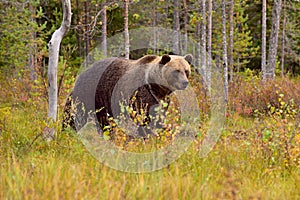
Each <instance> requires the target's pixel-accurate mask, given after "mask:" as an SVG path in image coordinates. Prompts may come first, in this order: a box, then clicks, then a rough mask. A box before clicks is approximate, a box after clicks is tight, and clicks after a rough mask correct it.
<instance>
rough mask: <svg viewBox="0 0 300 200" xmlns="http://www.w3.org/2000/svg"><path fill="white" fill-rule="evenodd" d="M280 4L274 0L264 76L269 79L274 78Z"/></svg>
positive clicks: (280, 2) (279, 0)
mask: <svg viewBox="0 0 300 200" xmlns="http://www.w3.org/2000/svg"><path fill="white" fill-rule="evenodd" d="M281 4H282V1H281V0H274V5H273V11H272V29H271V34H270V40H269V53H268V64H267V68H266V76H267V78H270V79H274V78H275V69H276V57H277V47H278V33H279V25H280V13H281Z"/></svg>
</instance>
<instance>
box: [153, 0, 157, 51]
mask: <svg viewBox="0 0 300 200" xmlns="http://www.w3.org/2000/svg"><path fill="white" fill-rule="evenodd" d="M156 23H157V13H156V0H154V1H153V27H154V28H153V53H154V54H156V53H157V31H156Z"/></svg>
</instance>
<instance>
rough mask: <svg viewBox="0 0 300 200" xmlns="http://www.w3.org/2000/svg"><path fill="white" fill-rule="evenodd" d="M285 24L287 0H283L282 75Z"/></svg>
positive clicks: (282, 70)
mask: <svg viewBox="0 0 300 200" xmlns="http://www.w3.org/2000/svg"><path fill="white" fill-rule="evenodd" d="M285 26H286V0H283V22H282V38H281V76H282V77H283V76H284V54H285Z"/></svg>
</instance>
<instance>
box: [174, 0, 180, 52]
mask: <svg viewBox="0 0 300 200" xmlns="http://www.w3.org/2000/svg"><path fill="white" fill-rule="evenodd" d="M173 17H174V31H175V35H174V45H175V49H174V51H175V52H174V53H175V54H179V55H180V54H181V48H180V24H179V23H180V21H179V2H178V0H174V16H173Z"/></svg>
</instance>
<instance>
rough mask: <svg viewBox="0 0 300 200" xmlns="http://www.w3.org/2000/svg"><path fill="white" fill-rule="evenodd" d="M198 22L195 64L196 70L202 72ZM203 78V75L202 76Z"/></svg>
mask: <svg viewBox="0 0 300 200" xmlns="http://www.w3.org/2000/svg"><path fill="white" fill-rule="evenodd" d="M200 32H201V31H200V22H197V23H196V38H197V54H196V55H197V57H196V65H197V68H196V70H197V72H198V73H199V74H203V72H202V68H201V41H200V34H201V33H200ZM203 80H204V77H203Z"/></svg>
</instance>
